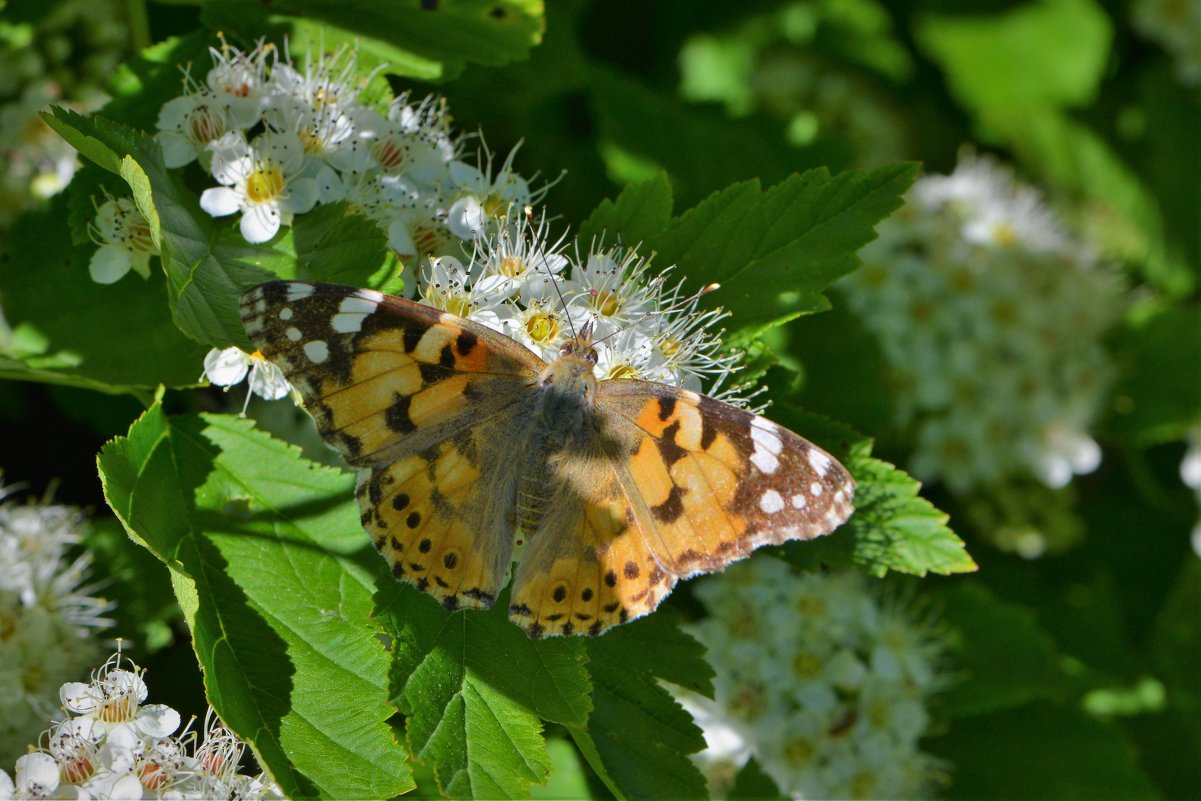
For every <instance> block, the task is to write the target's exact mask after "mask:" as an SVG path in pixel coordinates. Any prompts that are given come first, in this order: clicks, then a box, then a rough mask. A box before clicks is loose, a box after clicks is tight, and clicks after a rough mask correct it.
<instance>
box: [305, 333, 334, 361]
mask: <svg viewBox="0 0 1201 801" xmlns="http://www.w3.org/2000/svg"><path fill="white" fill-rule="evenodd" d="M304 355H305V356H308V357H309V361H310V362H312V363H313V364H321V363H322V362H324V361H325V360H326V359H328V358H329V345H327V344H325V341H324V340H321V339H318V340H316V341H313V342H306V343H304Z"/></svg>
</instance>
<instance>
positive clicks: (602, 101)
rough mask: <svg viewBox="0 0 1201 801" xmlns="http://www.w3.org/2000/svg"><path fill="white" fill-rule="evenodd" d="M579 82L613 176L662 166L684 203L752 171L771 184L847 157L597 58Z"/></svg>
mask: <svg viewBox="0 0 1201 801" xmlns="http://www.w3.org/2000/svg"><path fill="white" fill-rule="evenodd" d="M584 88H585V89H586V91H587V92H588V97H589V101H590V106H591V110H592V117H593V120H594V123H595V125H596V127H597V129H598V134H597V138H598V140H599V141H600V143H601V153H602V155H604V156H605V157H606V162H607V167H608V171H609V173H610V177H612V178H614V179H615V180H621V179H622V178H625V177H628V176H630V175H638V174H639V173H641V174H642V175H646V174H647V173H653V172H657V171H659V170H665V171H666V172H667V174H668V175H669V176H671V183H672V186H673V188H674V190H675V193H676V196H677V198H678V200H679V202H680V203H681V204H682V205H684V204H686V205H692V204H695V203H697V202H699V201H701V200H702V199H703V198H705V197H706V196H707V195H709V193H711V192H713V191H714V190H715V189H718V188H719V187H723V186H729V185H730V184H733V183H735V182H739V181H746V180H747V179H750V178H757V179H758V180H760V181H763V182H765V183H769V184H774V183H776V182H778V181H782V180H784V179H785V178H787V177H788V175H789V173H791V172H793V171H798V170H805V169H808V168H811V167H817V166H818V165H827V166H831V167H832V168H839V167H844V166H846V165H847V164H848V163H849V161H850V160H849V158H848V157H847V153H846V152H836V151H837V150H838V149H839V148H830V147H829V146H828V145H826V144H823V146H822V147H821V148H818V147H811V148H798V147H793V146H791V145H789V144H788V143H787V141H786V140H785V137H784V132H783V130H782V127H781V126H780V125H778V124H776V123H774V122H771V121H765V120H763V119H754V118H751V119H739V120H732V119H730V117H729V116H728V115H726V114H724V113H722V112H721V111H720V110H719V109H716V108H712V107H708V108H706V107H703V106H696V105H687V104H685V103H683V102H681V101H680V100H679V98H678V96H676V95H675V94H674V93H671V94H669V93H666V92H661V91H656V90H655V89H653V88H651V87H649V86H647V85H646V84H644V83H642V82H640V81H638V80H635V79H633V78H631V77H629V76H627V75H623V74H622V73H620V72H618V71H616V70H611V69H603V68H598V67H597V66H596V65H595V64H593V65H591V68H590V69H589V70H588V72H587V78H586V81H585V86H584ZM631 166H632V167H634V169H629V168H630V167H631ZM623 167H624V169H623ZM615 173H616V174H615ZM622 173H625V174H624V175H623V174H622Z"/></svg>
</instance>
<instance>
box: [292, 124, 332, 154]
mask: <svg viewBox="0 0 1201 801" xmlns="http://www.w3.org/2000/svg"><path fill="white" fill-rule="evenodd" d="M297 135H298V136H299V138H300V144H301V146H302V147H303V148H304V152H305V154H306V155H309V156H313V155H316V154H318V153H322V152H323V151H324V150H325V143H324V142H322V141H321V137H320V136H318V135H317V132H316V131H314V130H312V129H311V128H303V129H301V130H300V131H299V132H298V134H297Z"/></svg>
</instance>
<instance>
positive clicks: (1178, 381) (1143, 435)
mask: <svg viewBox="0 0 1201 801" xmlns="http://www.w3.org/2000/svg"><path fill="white" fill-rule="evenodd" d="M1198 331H1201V308H1198V307H1197V306H1196V304H1193V305H1190V306H1185V305H1170V304H1166V303H1162V302H1157V301H1153V302H1150V303H1146V304H1144V305H1143V306H1142V307H1141V308H1139V309H1136V310H1135V313H1132V314H1130V315H1128V317H1127V320H1126V323H1125V325H1124V326H1123V328H1122V329H1121V330H1120V331H1119V332H1118V334H1117V337H1116V339H1117V343H1116V345H1117V347H1116V349H1115V350H1116V352H1117V353H1118V355H1119V358H1120V359H1121V361H1122V365H1123V368H1124V369H1123V370H1122V380H1121V382H1120V383H1119V385H1118V387H1117V391H1116V393H1115V395H1116V397H1117V399H1118V400H1117V402H1116V403H1115V404H1114V411H1113V413H1112V414H1111V415H1110V417H1109V419H1108V420H1107V421H1106V424H1107V427H1108V428H1109V429H1111V430H1112V431H1113V433H1115V434H1117V435H1120V436H1127V437H1132V438H1134V439H1135V440H1136V441H1137V442H1140V443H1143V444H1152V443H1156V442H1164V441H1168V440H1174V439H1180V438H1181V437H1182V436H1183V435H1184V432H1185V430H1186V429H1187V428H1188V427H1189V426H1191V425H1193V424H1194V423H1195V422H1196V420H1197V419H1198V417H1201V382H1198V381H1197V380H1196V375H1197V371H1196V366H1197V365H1198V364H1201V337H1199V336H1197V332H1198Z"/></svg>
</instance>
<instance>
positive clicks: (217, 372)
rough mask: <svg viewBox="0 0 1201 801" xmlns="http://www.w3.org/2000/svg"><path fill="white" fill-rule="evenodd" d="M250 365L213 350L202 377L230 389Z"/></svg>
mask: <svg viewBox="0 0 1201 801" xmlns="http://www.w3.org/2000/svg"><path fill="white" fill-rule="evenodd" d="M250 365H251V360H250V357H249V356H248V355H246V354H245V353H243V352H242V351H241V350H239V349H238V348H226V349H225V350H217V349H216V348H213V349H212V350H210V351H209V352H208V355H207V356H205V357H204V376H205V378H207V379H208V380H209V382H210V383H213V384H216V385H217V386H219V387H232V386H233V385H234V384H237V383H239V382H240V381H241V380H242V379H243V378H245V377H246V372H247V371H248V370H249V369H250ZM64 686H65V685H64ZM85 686H86V685H85Z"/></svg>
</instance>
